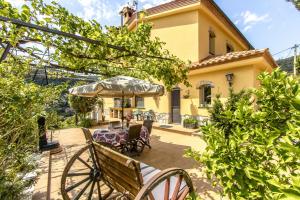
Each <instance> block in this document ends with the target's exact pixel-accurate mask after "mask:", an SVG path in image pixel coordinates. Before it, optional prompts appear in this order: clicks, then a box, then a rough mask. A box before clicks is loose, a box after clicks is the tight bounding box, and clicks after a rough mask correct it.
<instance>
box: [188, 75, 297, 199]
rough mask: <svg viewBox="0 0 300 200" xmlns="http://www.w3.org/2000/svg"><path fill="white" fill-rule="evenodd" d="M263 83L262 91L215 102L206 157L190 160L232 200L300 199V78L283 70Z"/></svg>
mask: <svg viewBox="0 0 300 200" xmlns="http://www.w3.org/2000/svg"><path fill="white" fill-rule="evenodd" d="M258 79H259V80H260V82H261V87H260V88H258V89H255V90H253V91H248V92H247V91H242V92H240V93H238V94H235V93H233V92H232V91H231V95H230V97H229V99H228V101H227V102H226V103H225V104H223V103H221V101H220V100H219V99H216V100H215V104H214V106H213V109H212V111H211V112H212V116H213V117H212V118H211V119H212V123H211V124H209V125H208V126H206V127H203V128H202V132H203V134H204V138H205V141H206V142H207V147H206V150H205V152H203V153H199V152H193V151H191V150H189V151H188V152H187V155H188V156H190V157H192V158H194V159H195V160H196V161H198V162H200V163H203V164H205V168H206V172H207V175H208V177H210V178H212V179H213V180H214V181H216V182H217V183H218V184H219V185H221V186H222V188H223V192H224V194H226V195H228V197H229V198H230V199H299V197H300V187H299V183H300V182H299V180H300V157H299V155H300V112H299V109H297V106H298V105H297V101H298V96H299V94H300V90H299V79H297V78H294V77H292V76H288V75H287V74H286V73H284V72H281V71H280V70H274V71H273V72H272V73H271V74H268V73H262V74H261V75H259V77H258ZM253 97H255V101H254V102H253V100H251V99H253ZM252 102H253V103H252Z"/></svg>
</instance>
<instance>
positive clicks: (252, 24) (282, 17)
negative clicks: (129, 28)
mask: <svg viewBox="0 0 300 200" xmlns="http://www.w3.org/2000/svg"><path fill="white" fill-rule="evenodd" d="M8 1H10V2H11V3H13V4H14V5H16V6H20V5H21V4H22V3H23V2H24V0H8ZM58 1H59V2H60V3H61V4H62V5H63V6H64V7H66V8H67V9H68V10H70V11H71V12H72V13H74V14H76V15H78V16H81V17H83V18H85V19H96V20H97V21H99V22H100V23H101V24H102V25H120V16H119V14H118V12H119V11H120V9H121V8H122V6H123V5H125V4H126V3H127V2H128V0H58ZM138 2H139V9H142V8H149V7H152V6H155V5H159V4H161V3H164V2H168V0H139V1H138ZM215 2H216V3H217V4H218V5H219V6H220V7H221V8H222V9H223V11H224V12H225V13H226V14H227V15H228V16H229V18H230V19H231V20H232V21H233V22H234V23H235V24H236V26H237V27H238V28H239V29H240V30H241V32H242V33H243V34H244V35H245V36H246V38H247V39H248V40H249V41H250V42H251V44H252V45H253V46H254V47H255V48H257V49H260V48H270V51H271V53H272V54H274V53H277V52H279V51H281V50H284V49H287V48H289V47H291V46H293V45H294V44H300V11H297V10H296V9H295V7H294V6H293V4H291V3H288V2H286V0H251V1H249V0H247V1H246V0H215ZM299 51H300V50H299ZM292 54H293V52H292V51H285V52H283V53H281V54H278V55H277V56H275V58H285V57H287V56H291V55H292Z"/></svg>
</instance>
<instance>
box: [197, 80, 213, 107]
mask: <svg viewBox="0 0 300 200" xmlns="http://www.w3.org/2000/svg"><path fill="white" fill-rule="evenodd" d="M211 89H212V85H210V84H205V85H201V87H199V99H200V107H206V106H208V105H211Z"/></svg>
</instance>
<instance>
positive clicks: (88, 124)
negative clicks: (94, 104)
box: [79, 118, 92, 128]
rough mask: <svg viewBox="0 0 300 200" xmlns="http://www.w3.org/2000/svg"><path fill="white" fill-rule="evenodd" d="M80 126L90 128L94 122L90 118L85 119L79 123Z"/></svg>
mask: <svg viewBox="0 0 300 200" xmlns="http://www.w3.org/2000/svg"><path fill="white" fill-rule="evenodd" d="M79 126H81V127H85V128H89V127H91V126H92V120H91V119H89V118H84V119H82V120H81V121H80V122H79Z"/></svg>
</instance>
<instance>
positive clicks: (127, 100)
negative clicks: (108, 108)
mask: <svg viewBox="0 0 300 200" xmlns="http://www.w3.org/2000/svg"><path fill="white" fill-rule="evenodd" d="M114 107H115V108H121V107H122V98H114ZM124 108H131V99H130V98H124Z"/></svg>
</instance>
